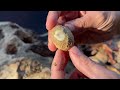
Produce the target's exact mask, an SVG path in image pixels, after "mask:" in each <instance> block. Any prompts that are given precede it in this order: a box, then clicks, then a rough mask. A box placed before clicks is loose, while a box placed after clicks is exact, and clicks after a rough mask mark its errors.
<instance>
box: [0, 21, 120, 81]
mask: <svg viewBox="0 0 120 90" xmlns="http://www.w3.org/2000/svg"><path fill="white" fill-rule="evenodd" d="M43 37H47V34H45V35H39V34H37V33H35V32H33V31H32V30H30V29H26V28H23V27H21V26H19V25H18V24H16V23H13V22H0V79H50V75H51V72H50V66H51V63H52V60H53V57H54V54H55V53H53V52H50V51H49V49H48V47H47V41H44V40H42V38H43ZM79 48H80V49H81V50H82V51H83V52H84V53H85V54H86V55H87V56H89V57H90V58H91V59H92V60H93V61H95V62H97V63H99V64H102V65H104V66H105V67H106V68H108V69H110V70H112V71H114V72H116V73H118V74H120V71H119V70H120V55H119V54H120V50H119V48H120V36H115V37H114V38H113V39H112V40H110V41H107V42H103V43H100V44H95V45H79ZM73 70H74V66H73V65H72V63H71V62H69V63H68V64H67V67H66V69H65V71H66V73H67V75H66V78H67V77H68V76H69V75H70V73H71V72H72V71H73Z"/></svg>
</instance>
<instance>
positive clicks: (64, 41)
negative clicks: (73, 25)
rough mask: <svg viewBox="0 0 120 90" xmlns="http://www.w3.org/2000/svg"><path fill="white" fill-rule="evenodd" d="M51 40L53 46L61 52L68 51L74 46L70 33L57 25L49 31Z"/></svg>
mask: <svg viewBox="0 0 120 90" xmlns="http://www.w3.org/2000/svg"><path fill="white" fill-rule="evenodd" d="M51 39H52V42H53V43H54V45H55V46H56V47H57V48H58V49H60V50H63V51H68V50H69V49H70V48H71V47H72V46H73V45H74V36H73V34H72V32H71V31H70V30H69V29H68V28H67V27H65V26H62V25H57V26H55V27H54V28H53V29H52V30H51Z"/></svg>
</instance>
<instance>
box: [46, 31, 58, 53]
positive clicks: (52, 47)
mask: <svg viewBox="0 0 120 90" xmlns="http://www.w3.org/2000/svg"><path fill="white" fill-rule="evenodd" d="M49 33H50V31H49V32H48V48H49V50H50V51H52V52H54V51H56V49H57V48H56V46H55V45H54V44H53V42H52V41H51V36H50V34H49Z"/></svg>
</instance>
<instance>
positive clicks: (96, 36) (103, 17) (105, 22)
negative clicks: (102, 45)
mask: <svg viewBox="0 0 120 90" xmlns="http://www.w3.org/2000/svg"><path fill="white" fill-rule="evenodd" d="M119 22H120V12H119V11H62V12H61V11H50V12H49V14H48V17H47V22H46V28H47V30H48V41H49V42H48V47H49V49H50V50H51V51H55V50H56V47H55V45H54V44H53V43H52V41H51V39H50V35H49V32H50V31H51V29H52V28H53V27H54V26H56V25H57V24H62V25H64V26H67V27H68V28H70V30H72V32H73V35H74V38H75V43H81V44H86V43H98V42H102V41H106V40H108V39H111V38H112V36H113V35H114V34H116V33H117V30H118V29H119V28H120V26H119Z"/></svg>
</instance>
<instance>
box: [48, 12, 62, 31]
mask: <svg viewBox="0 0 120 90" xmlns="http://www.w3.org/2000/svg"><path fill="white" fill-rule="evenodd" d="M60 14H61V11H49V13H48V16H47V21H46V28H47V30H51V29H52V28H53V27H54V26H55V25H56V24H57V21H58V19H59V16H60Z"/></svg>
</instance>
